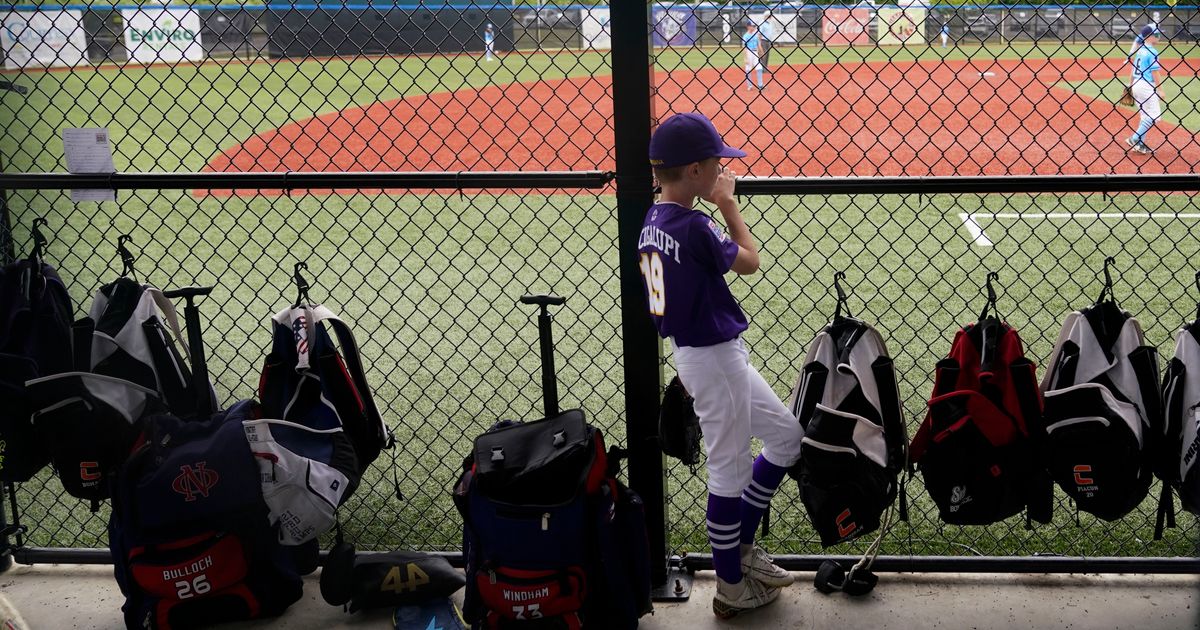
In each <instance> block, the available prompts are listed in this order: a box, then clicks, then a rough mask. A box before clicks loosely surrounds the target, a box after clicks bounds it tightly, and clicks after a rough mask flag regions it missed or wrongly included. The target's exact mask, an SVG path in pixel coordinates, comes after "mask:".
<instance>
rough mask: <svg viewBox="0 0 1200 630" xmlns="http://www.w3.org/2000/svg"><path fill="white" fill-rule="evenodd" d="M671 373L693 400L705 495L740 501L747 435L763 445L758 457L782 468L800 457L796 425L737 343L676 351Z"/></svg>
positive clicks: (748, 461)
mask: <svg viewBox="0 0 1200 630" xmlns="http://www.w3.org/2000/svg"><path fill="white" fill-rule="evenodd" d="M671 348H672V349H673V350H674V352H675V368H676V369H677V370H678V371H679V378H680V380H682V381H683V386H684V387H685V388H686V389H687V390H688V393H690V394H691V395H692V397H693V398H694V399H695V407H696V415H697V416H699V418H700V429H701V430H702V431H703V432H704V448H705V450H707V452H708V461H707V464H706V466H707V468H708V491H709V492H710V493H712V494H715V495H717V496H721V497H740V496H742V490H744V489H746V487H747V486H749V485H750V474H751V465H752V464H753V463H754V458H753V456H752V455H751V453H750V436H754V437H757V438H759V439H760V440H762V441H763V451H762V454H763V457H765V458H766V459H767V461H769V462H771V463H772V464H775V465H776V466H781V467H784V468H787V467H789V466H791V465H792V464H794V463H796V460H798V459H799V458H800V439H801V438H803V437H804V431H803V429H801V428H800V422H799V421H797V420H796V417H795V416H793V415H792V413H791V412H790V411H789V410H788V408H787V405H784V404H783V402H781V401H780V400H779V397H778V396H777V395H775V392H774V390H772V389H771V387H770V386H769V385H767V382H766V381H765V380H763V377H762V375H760V374H759V373H758V370H756V369H754V366H752V365H750V353H749V352H748V351H747V350H746V344H745V343H743V342H742V340H741V338H740V337H739V338H738V339H734V340H732V341H726V342H725V343H719V344H717V345H715V346H704V347H692V346H682V347H680V346H676V345H675V340H674V339H672V340H671Z"/></svg>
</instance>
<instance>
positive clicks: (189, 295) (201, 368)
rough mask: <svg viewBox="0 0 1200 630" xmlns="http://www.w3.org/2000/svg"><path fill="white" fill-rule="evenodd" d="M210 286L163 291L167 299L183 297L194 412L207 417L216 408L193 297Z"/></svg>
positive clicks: (201, 294)
mask: <svg viewBox="0 0 1200 630" xmlns="http://www.w3.org/2000/svg"><path fill="white" fill-rule="evenodd" d="M212 290H213V288H212V287H183V288H181V289H171V290H170V291H163V295H164V296H165V297H167V298H168V299H172V300H174V299H176V298H183V299H184V301H185V302H187V306H185V307H184V308H183V320H184V322H185V323H186V326H187V336H188V351H189V352H190V353H191V355H192V382H193V383H194V384H195V389H196V413H197V415H198V416H199V417H201V418H207V417H209V416H210V415H212V413H213V412H214V411H216V409H215V408H214V406H213V399H212V393H211V390H210V387H209V384H208V364H207V363H206V361H205V359H204V338H203V337H202V336H201V334H200V309H198V308H196V305H195V303H193V302H192V300H193V299H195V298H198V297H202V296H205V295H208V294H209V293H212Z"/></svg>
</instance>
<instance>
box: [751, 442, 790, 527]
mask: <svg viewBox="0 0 1200 630" xmlns="http://www.w3.org/2000/svg"><path fill="white" fill-rule="evenodd" d="M786 474H787V469H786V468H781V467H779V466H776V465H775V464H772V463H771V462H769V461H767V459H766V458H765V457H763V456H762V455H759V456H758V458H757V459H755V460H754V472H753V473H752V474H751V476H750V485H749V486H747V487H746V489H745V490H743V491H742V538H741V541H742V544H745V545H751V544H754V530H756V529H758V524H759V522H760V521H762V516H763V512H766V511H767V506H768V505H770V504H771V497H774V496H775V491H776V490H778V489H779V484H780V483H781V482H782V481H783V476H784V475H786Z"/></svg>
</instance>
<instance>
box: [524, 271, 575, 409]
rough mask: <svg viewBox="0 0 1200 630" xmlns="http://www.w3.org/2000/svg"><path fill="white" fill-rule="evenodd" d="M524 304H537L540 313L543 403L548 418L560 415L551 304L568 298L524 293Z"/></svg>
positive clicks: (559, 303)
mask: <svg viewBox="0 0 1200 630" xmlns="http://www.w3.org/2000/svg"><path fill="white" fill-rule="evenodd" d="M521 303H522V304H536V305H538V307H539V308H540V312H539V313H538V341H539V344H540V345H541V351H542V404H543V407H544V411H545V413H546V417H547V418H552V417H554V416H557V415H558V381H557V380H556V377H555V374H554V338H553V336H552V333H551V329H550V322H551V320H552V317H551V316H550V311H549V308H548V307H550V306H561V305H563V304H566V303H567V298H565V297H558V296H556V295H522V296H521Z"/></svg>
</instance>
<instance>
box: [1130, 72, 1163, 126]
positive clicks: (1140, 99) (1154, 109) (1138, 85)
mask: <svg viewBox="0 0 1200 630" xmlns="http://www.w3.org/2000/svg"><path fill="white" fill-rule="evenodd" d="M1130 92H1132V93H1133V100H1134V101H1137V104H1138V111H1139V112H1140V113H1141V115H1142V120H1143V121H1144V120H1146V119H1150V122H1151V123H1154V122H1155V121H1157V120H1158V119H1159V118H1162V106H1161V105H1160V104H1159V102H1158V92H1157V91H1155V89H1154V86H1153V85H1151V84H1150V82H1148V81H1141V80H1138V81H1134V82H1133V86H1132V87H1131V88H1130Z"/></svg>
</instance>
